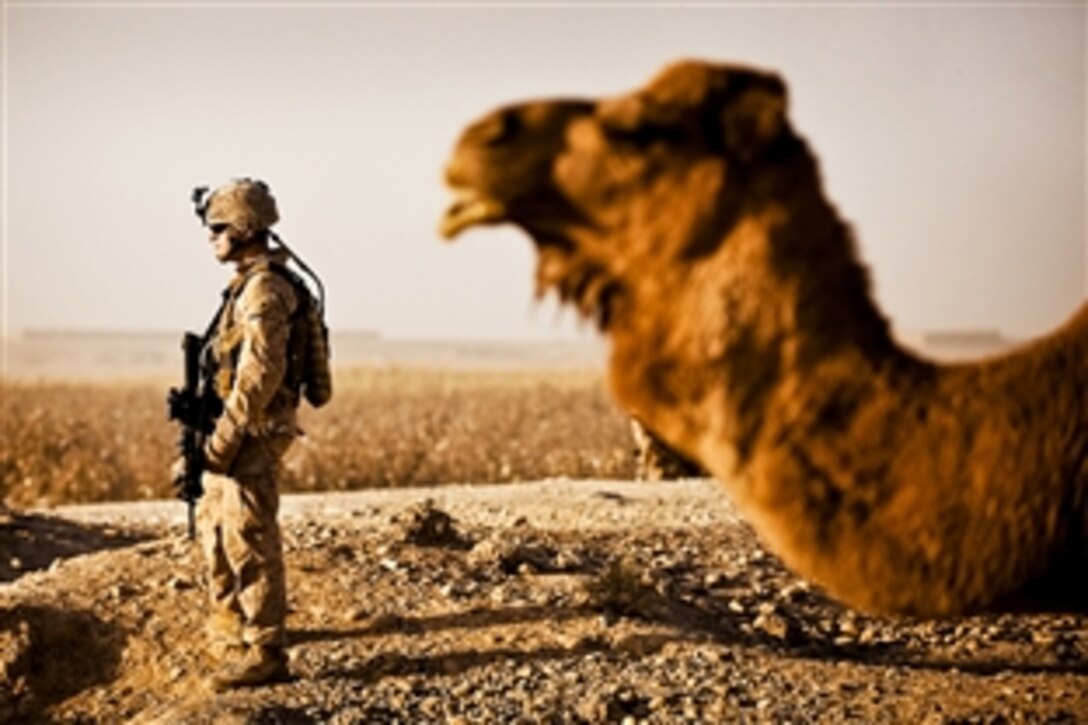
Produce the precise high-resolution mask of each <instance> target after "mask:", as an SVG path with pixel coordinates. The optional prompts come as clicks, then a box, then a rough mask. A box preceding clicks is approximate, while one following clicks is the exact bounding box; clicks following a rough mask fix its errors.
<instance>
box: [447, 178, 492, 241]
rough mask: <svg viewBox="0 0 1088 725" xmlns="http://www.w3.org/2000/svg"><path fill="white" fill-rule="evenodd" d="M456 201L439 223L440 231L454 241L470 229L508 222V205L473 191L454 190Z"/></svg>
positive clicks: (448, 239)
mask: <svg viewBox="0 0 1088 725" xmlns="http://www.w3.org/2000/svg"><path fill="white" fill-rule="evenodd" d="M453 192H454V196H455V199H454V201H453V203H452V204H450V206H449V208H447V209H446V213H445V214H444V215H443V216H442V220H441V221H440V222H439V225H438V231H439V233H440V234H441V235H442V237H443V238H444V239H445V240H447V241H452V240H453V239H454V238H455V237H457V236H458V235H459V234H460V233H461V232H463V231H465V230H466V229H468V228H469V227H474V226H478V225H482V224H498V223H500V222H503V221H506V205H505V204H503V203H502V202H501V201H499V200H498V199H495V198H493V197H489V196H485V195H483V194H481V193H480V192H478V191H474V190H471V189H454V190H453Z"/></svg>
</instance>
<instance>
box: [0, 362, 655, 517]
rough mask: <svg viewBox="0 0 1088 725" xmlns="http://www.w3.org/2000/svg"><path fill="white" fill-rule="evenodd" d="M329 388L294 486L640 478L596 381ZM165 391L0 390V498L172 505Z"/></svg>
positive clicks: (411, 377)
mask: <svg viewBox="0 0 1088 725" xmlns="http://www.w3.org/2000/svg"><path fill="white" fill-rule="evenodd" d="M335 383H336V387H337V390H336V395H335V397H334V399H333V401H332V402H331V403H330V404H329V405H328V406H326V407H325V408H323V409H322V410H320V411H313V410H311V409H308V408H307V407H305V406H303V409H302V412H301V415H300V426H301V427H302V429H303V431H304V433H305V435H304V436H302V437H301V438H300V439H299V441H298V443H296V445H295V446H294V448H293V449H292V450H291V451H290V453H289V454H288V457H287V460H286V465H287V476H286V485H285V489H286V490H288V491H322V490H349V489H362V488H375V487H400V486H413V485H422V484H430V485H433V484H443V483H461V482H474V483H497V482H514V481H524V480H533V479H544V478H554V477H562V476H569V477H571V478H579V477H587V478H588V477H593V478H631V477H633V475H634V458H633V456H632V450H631V446H632V444H631V438H630V433H629V431H628V423H627V420H626V418H625V417H624V416H623V415H622V414H621V413H620V412H619V411H618V410H617V409H616V408H615V407H614V405H613V404H612V403H611V402H610V400H609V398H608V396H607V394H606V392H605V390H604V387H603V383H602V380H601V378H600V376H599V375H597V374H596V373H590V372H584V371H578V370H535V371H534V370H528V371H527V370H519V371H469V370H454V369H449V370H446V369H425V368H399V367H388V368H386V367H356V368H350V369H345V370H340V371H337V374H336V379H335ZM169 384H170V382H169V381H151V380H141V381H132V382H109V383H99V382H93V383H92V382H25V381H5V382H4V383H3V388H2V393H3V396H2V397H3V401H4V402H3V406H2V411H0V416H2V417H0V437H2V439H3V440H4V445H3V447H2V449H0V501H3V502H5V503H6V504H8V505H9V506H17V507H22V506H34V505H55V504H61V503H75V502H92V501H123V500H139V499H149V498H163V497H169V496H171V495H172V490H171V487H170V483H169V480H168V476H167V470H168V468H169V465H170V461H171V460H172V458H173V456H174V451H175V448H174V446H175V441H176V439H177V427H176V426H175V425H174V424H172V423H170V422H168V421H167V419H166V404H165V394H166V388H167V387H168V385H169Z"/></svg>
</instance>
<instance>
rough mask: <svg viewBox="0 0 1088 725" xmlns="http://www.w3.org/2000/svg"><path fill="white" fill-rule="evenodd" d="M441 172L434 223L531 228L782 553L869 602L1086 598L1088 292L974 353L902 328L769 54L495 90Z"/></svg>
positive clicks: (631, 376)
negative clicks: (966, 358)
mask: <svg viewBox="0 0 1088 725" xmlns="http://www.w3.org/2000/svg"><path fill="white" fill-rule="evenodd" d="M445 178H446V182H447V184H448V185H449V187H450V188H451V190H452V192H453V194H454V195H455V201H454V203H453V204H452V205H451V206H450V208H449V210H448V211H447V212H446V215H445V216H444V218H443V220H442V223H441V232H442V233H443V234H444V235H445V236H446V237H448V238H451V239H452V238H453V237H455V236H457V235H458V234H460V233H461V232H463V231H464V230H465V229H468V228H470V227H475V226H478V225H489V224H499V223H510V224H513V225H516V226H517V227H520V228H521V229H522V230H524V232H526V233H527V234H528V236H529V237H530V238H531V240H532V242H533V243H534V245H535V248H536V251H537V257H538V259H537V271H536V281H537V290H538V295H541V294H545V293H548V292H549V291H550V290H555V291H556V292H557V293H558V295H559V297H560V299H561V300H562V301H563V302H565V303H568V304H571V305H573V306H575V307H576V308H577V309H578V310H579V311H580V313H581V314H582V315H584V316H586V317H587V318H590V319H592V320H594V321H595V322H596V324H597V325H598V326H599V328H600V330H601V331H602V332H603V334H605V335H607V336H608V337H609V338H610V357H609V362H608V385H609V388H610V390H611V393H612V395H613V396H614V397H615V399H616V400H617V402H618V403H619V404H620V405H621V406H622V407H623V408H624V409H625V410H626V411H627V412H628V413H629V414H630V415H631V416H632V417H634V418H635V419H637V420H639V421H641V422H642V423H643V424H645V425H646V426H647V427H649V428H650V429H651V430H652V431H653V432H654V433H655V434H656V435H657V436H659V437H660V438H662V439H663V440H664V441H665V442H666V443H667V444H668V445H669V446H671V447H673V448H675V449H676V450H677V451H679V452H680V453H682V454H683V455H685V456H687V457H689V458H691V459H692V460H694V461H696V462H698V463H699V464H700V465H701V466H703V467H704V468H705V469H707V470H708V471H710V472H711V473H712V474H713V475H714V477H715V478H717V479H719V480H720V481H721V482H722V485H723V486H724V488H725V489H726V491H727V492H728V494H729V495H731V496H732V498H733V500H734V502H735V504H736V506H737V508H738V510H739V511H740V513H741V515H742V516H743V517H744V518H745V519H746V520H747V521H748V522H749V523H750V524H751V526H752V528H753V529H754V531H755V532H756V534H757V535H758V536H759V538H760V539H761V541H762V542H763V543H764V545H765V546H766V547H767V548H768V549H769V550H770V551H772V552H773V553H774V554H776V555H777V556H778V557H779V558H780V559H781V560H782V561H783V563H784V564H785V565H786V566H787V567H789V568H790V569H792V570H793V571H794V572H795V573H796V574H798V575H799V576H801V577H802V578H805V579H808V580H810V581H811V582H813V583H815V584H816V585H818V586H819V587H820V588H821V589H822V590H823V591H824V592H826V593H827V594H828V595H830V596H831V597H833V598H835V599H838V600H839V601H840V602H842V603H844V604H846V605H848V606H850V607H853V608H856V609H858V610H861V611H864V612H869V613H874V614H896V615H904V616H909V617H916V618H948V617H956V616H965V615H970V614H974V613H979V612H987V611H988V612H1007V611H1064V612H1075V613H1088V305H1086V306H1084V307H1082V308H1081V309H1080V310H1079V311H1078V312H1076V314H1075V315H1074V316H1073V317H1072V318H1071V319H1070V320H1069V321H1068V322H1067V323H1066V324H1065V325H1064V326H1062V327H1061V328H1060V329H1057V330H1056V331H1054V332H1052V333H1050V334H1048V335H1046V336H1044V337H1041V338H1040V339H1038V340H1035V341H1033V342H1031V343H1030V344H1024V345H1021V346H1019V347H1017V348H1015V349H1013V350H1011V351H1008V352H1007V353H1004V354H1001V355H999V356H992V357H988V358H985V359H981V360H978V361H974V362H970V363H958V364H938V363H937V362H935V361H931V360H928V359H925V358H924V357H923V356H921V355H919V354H917V353H914V352H911V351H909V350H907V349H904V348H903V347H901V346H900V345H899V344H898V343H897V342H896V341H895V339H894V337H893V335H892V333H891V331H890V330H891V328H890V323H889V322H888V320H887V319H886V317H885V316H884V314H883V313H882V312H881V311H880V310H879V309H878V307H877V305H876V304H875V302H874V299H873V296H872V293H871V290H870V282H869V277H868V272H867V269H866V267H865V266H864V265H863V264H862V262H861V261H859V255H858V253H857V250H856V245H855V240H854V238H853V235H852V232H851V230H850V227H849V226H848V224H847V223H846V222H844V221H843V219H842V218H841V217H840V216H839V214H838V212H837V211H836V208H835V207H834V206H833V204H832V203H831V202H830V201H829V200H828V199H827V197H826V196H825V194H824V192H823V190H822V185H821V180H820V174H819V169H818V164H817V160H816V157H815V155H814V153H813V152H812V151H811V150H810V149H809V147H808V144H807V143H806V142H805V140H804V139H803V138H802V137H801V136H800V135H799V134H798V133H796V132H795V131H794V129H793V128H792V125H791V122H790V120H789V118H788V116H787V90H786V85H785V83H784V81H783V80H781V78H780V77H779V76H777V75H776V74H774V73H772V72H767V71H764V70H761V69H756V68H747V67H742V66H734V65H726V64H712V63H705V62H700V61H693V60H687V61H681V62H677V63H675V64H672V65H670V66H668V67H666V68H665V69H664V70H663V71H661V72H660V73H659V74H658V75H656V76H655V77H654V78H652V79H651V80H650V82H649V83H648V84H646V85H645V86H644V87H642V88H640V89H637V90H635V91H633V92H631V93H627V94H625V95H620V96H616V97H608V98H604V99H601V100H544V101H530V102H525V103H520V104H516V105H510V106H506V107H502V108H499V109H498V110H496V111H494V112H492V113H490V114H488V115H486V116H484V117H483V118H482V119H481V120H479V121H477V122H475V123H473V124H471V125H470V126H468V127H467V128H466V129H465V130H464V132H463V133H462V135H461V137H460V139H459V140H458V142H457V144H456V146H455V148H454V150H453V153H452V157H451V159H450V161H449V162H448V165H447V167H446V170H445Z"/></svg>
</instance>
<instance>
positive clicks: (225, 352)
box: [212, 261, 332, 408]
mask: <svg viewBox="0 0 1088 725" xmlns="http://www.w3.org/2000/svg"><path fill="white" fill-rule="evenodd" d="M265 270H268V271H271V272H274V273H276V274H278V275H280V276H281V277H283V278H284V279H285V280H287V281H288V282H289V283H290V284H291V289H292V290H293V291H294V293H295V300H296V306H295V310H294V312H292V313H291V317H290V318H289V320H288V324H289V326H290V331H289V333H288V338H287V365H286V370H285V372H284V378H283V384H282V385H283V387H284V388H286V389H288V390H290V391H291V392H292V393H293V394H294V396H295V399H294V403H295V404H297V401H298V397H299V395H301V396H303V397H305V398H306V400H307V402H309V403H310V405H312V406H314V407H315V408H320V407H321V406H323V405H325V403H327V402H329V400H330V399H331V398H332V373H331V371H330V366H329V358H330V352H329V329H328V326H327V325H326V324H325V320H324V315H323V311H322V310H321V309H320V306H319V305H318V304H317V301H316V300H315V299H314V296H313V294H312V293H311V292H310V288H309V287H308V286H307V285H306V283H305V282H303V280H302V278H301V277H299V276H298V275H297V274H295V273H294V272H292V271H291V270H290V269H288V268H287V267H285V266H284V265H283V264H280V263H277V262H275V261H268V262H258V263H257V264H255V265H253V267H252V268H251V269H249V270H246V273H245V276H244V277H243V278H242V279H241V280H238V281H236V282H234V283H232V284H231V285H230V286H229V287H228V288H227V289H226V290H224V292H223V298H224V299H223V306H222V307H221V308H220V311H219V313H218V315H217V316H218V318H219V320H220V322H221V323H222V321H223V320H226V321H228V323H229V321H231V320H233V319H234V305H235V304H236V303H237V301H238V298H239V297H241V295H242V292H243V290H245V288H246V285H247V284H248V283H249V281H250V280H251V279H252V278H253V277H254V276H255V275H256V274H257V273H259V272H262V271H265ZM217 327H218V329H217V330H216V333H215V339H214V340H213V343H212V344H213V346H214V349H215V353H214V354H215V358H216V363H217V365H216V367H217V369H216V372H215V389H216V392H217V393H218V394H219V397H220V398H222V399H223V400H226V399H227V396H228V395H229V394H230V391H231V388H232V387H233V386H234V377H235V369H236V368H237V365H238V356H239V353H240V352H241V348H242V338H243V334H244V331H243V330H242V328H241V326H235V327H229V326H228V327H227V328H226V329H224V326H223V325H222V324H220V325H218V326H217Z"/></svg>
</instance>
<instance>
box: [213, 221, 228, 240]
mask: <svg viewBox="0 0 1088 725" xmlns="http://www.w3.org/2000/svg"><path fill="white" fill-rule="evenodd" d="M229 228H230V225H229V224H209V225H208V229H211V231H212V234H214V235H215V236H217V237H218V236H219V235H220V234H222V233H223V232H225V231H227V229H229Z"/></svg>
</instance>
